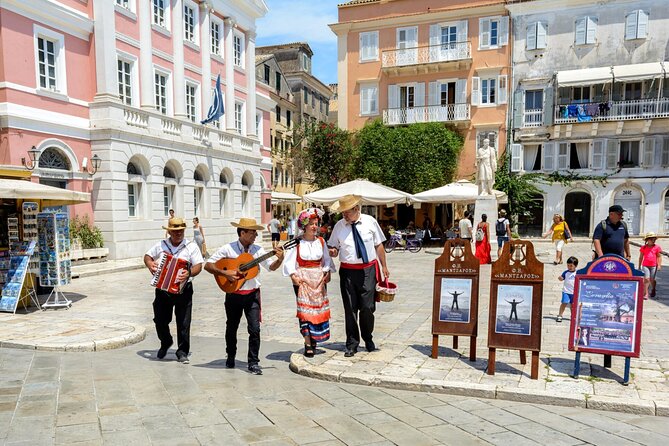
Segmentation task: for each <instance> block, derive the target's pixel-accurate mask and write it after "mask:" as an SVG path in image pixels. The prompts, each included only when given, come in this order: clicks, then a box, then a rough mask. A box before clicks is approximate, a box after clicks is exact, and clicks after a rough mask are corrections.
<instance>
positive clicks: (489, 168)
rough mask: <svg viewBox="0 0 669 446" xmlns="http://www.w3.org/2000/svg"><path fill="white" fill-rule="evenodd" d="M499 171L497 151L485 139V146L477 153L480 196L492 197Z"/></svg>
mask: <svg viewBox="0 0 669 446" xmlns="http://www.w3.org/2000/svg"><path fill="white" fill-rule="evenodd" d="M496 171H497V150H495V149H494V148H493V147H490V140H489V139H487V138H486V139H484V140H483V145H482V146H481V147H479V148H478V150H477V151H476V184H478V186H479V195H492V194H493V192H492V186H493V184H495V172H496Z"/></svg>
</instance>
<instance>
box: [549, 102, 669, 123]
mask: <svg viewBox="0 0 669 446" xmlns="http://www.w3.org/2000/svg"><path fill="white" fill-rule="evenodd" d="M653 118H669V98H660V99H638V100H633V101H615V102H589V103H581V104H569V105H558V106H556V107H555V124H570V123H578V122H601V121H628V120H632V119H653Z"/></svg>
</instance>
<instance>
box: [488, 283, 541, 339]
mask: <svg viewBox="0 0 669 446" xmlns="http://www.w3.org/2000/svg"><path fill="white" fill-rule="evenodd" d="M496 315H497V319H496V322H495V333H502V334H513V335H526V336H530V333H531V331H532V286H531V285H501V284H500V285H498V287H497V312H496Z"/></svg>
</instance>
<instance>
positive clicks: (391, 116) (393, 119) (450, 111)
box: [383, 104, 470, 125]
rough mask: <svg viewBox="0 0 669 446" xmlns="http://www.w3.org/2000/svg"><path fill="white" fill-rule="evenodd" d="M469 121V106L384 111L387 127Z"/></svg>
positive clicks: (449, 105)
mask: <svg viewBox="0 0 669 446" xmlns="http://www.w3.org/2000/svg"><path fill="white" fill-rule="evenodd" d="M469 119H470V106H469V104H448V105H429V106H424V107H405V108H388V109H385V110H383V123H384V124H386V125H400V124H415V123H417V122H459V121H468V120H469Z"/></svg>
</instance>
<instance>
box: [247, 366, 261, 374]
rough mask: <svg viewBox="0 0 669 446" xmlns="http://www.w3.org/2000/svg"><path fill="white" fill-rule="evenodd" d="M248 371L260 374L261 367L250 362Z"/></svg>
mask: <svg viewBox="0 0 669 446" xmlns="http://www.w3.org/2000/svg"><path fill="white" fill-rule="evenodd" d="M249 372H251V373H253V374H254V375H262V369H261V368H260V366H259V365H258V364H251V365H250V366H249Z"/></svg>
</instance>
